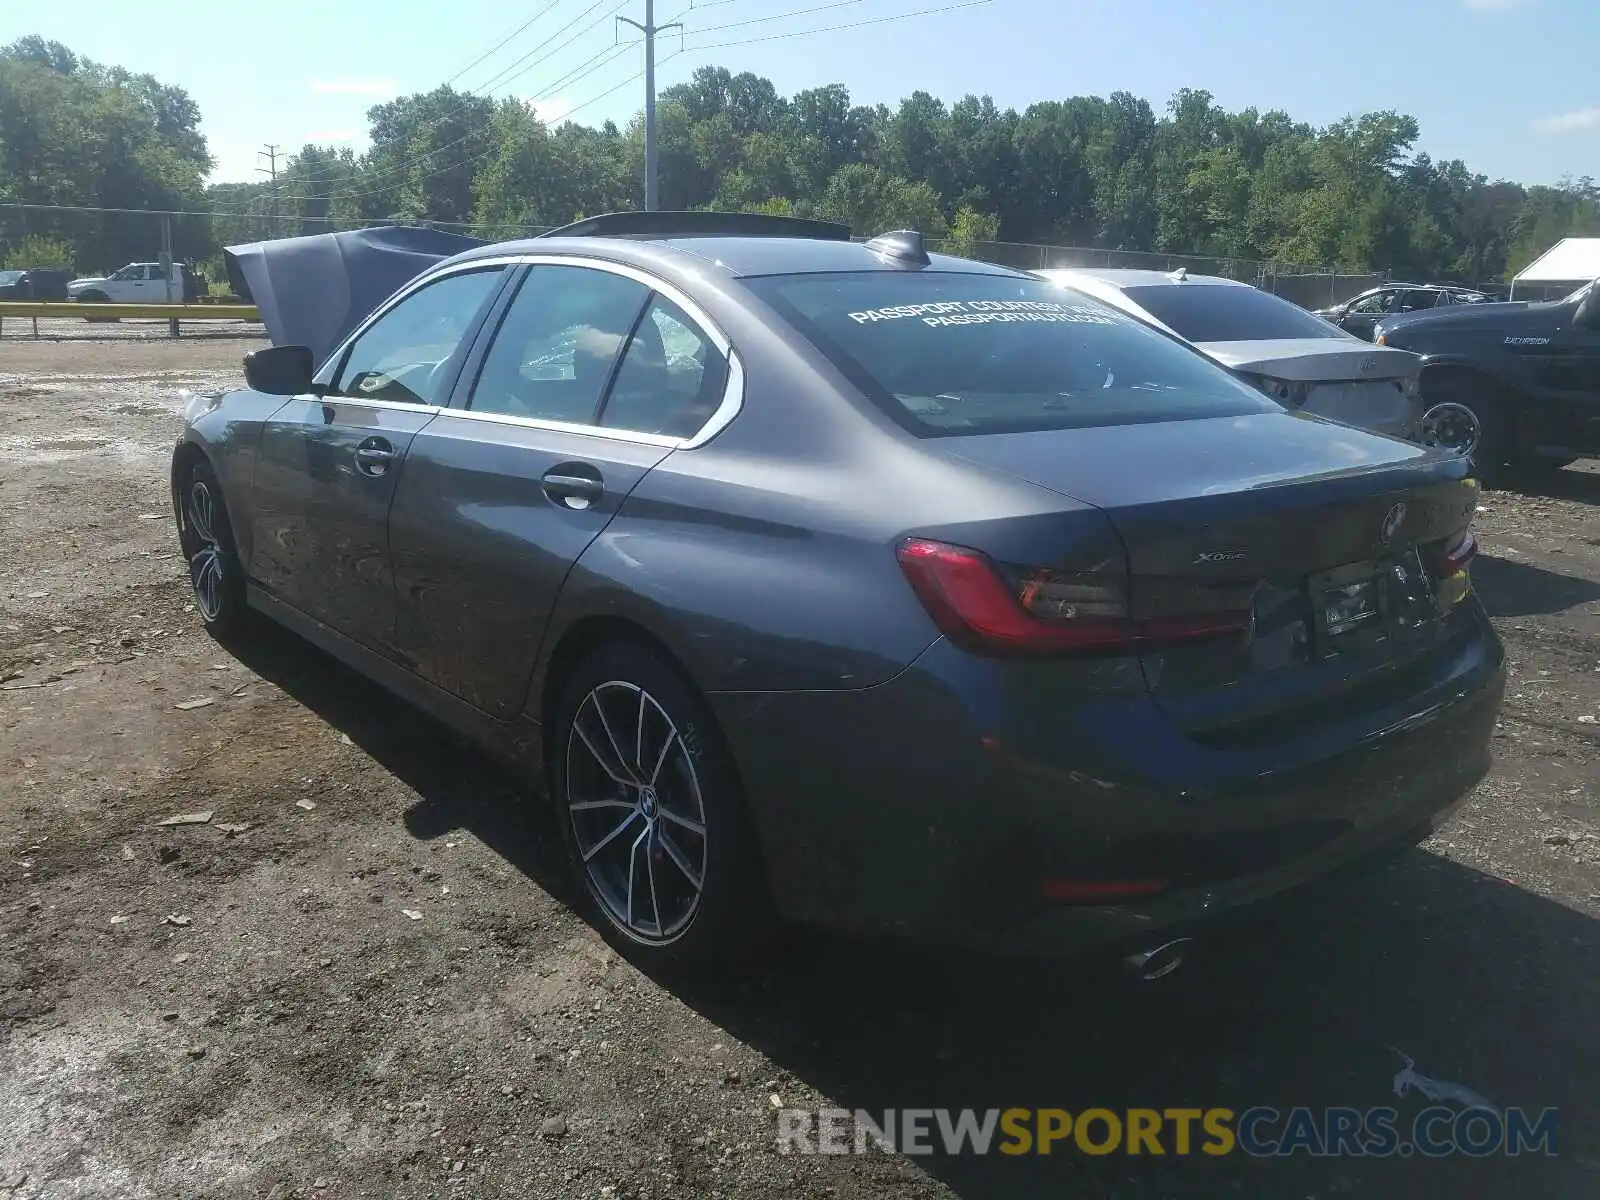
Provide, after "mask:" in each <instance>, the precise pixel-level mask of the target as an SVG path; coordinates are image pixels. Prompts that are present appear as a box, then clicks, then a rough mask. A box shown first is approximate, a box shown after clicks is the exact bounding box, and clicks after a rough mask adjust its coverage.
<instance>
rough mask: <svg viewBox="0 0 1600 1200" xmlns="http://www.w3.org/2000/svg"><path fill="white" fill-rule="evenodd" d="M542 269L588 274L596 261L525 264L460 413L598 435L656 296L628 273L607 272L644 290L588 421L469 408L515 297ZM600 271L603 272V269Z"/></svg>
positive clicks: (477, 363)
mask: <svg viewBox="0 0 1600 1200" xmlns="http://www.w3.org/2000/svg"><path fill="white" fill-rule="evenodd" d="M541 266H559V267H577V268H582V269H587V270H595V269H597V267H596V264H595V260H592V259H570V260H566V259H562V260H552V261H549V262H528V263H524V264H523V265H522V270H521V275H520V277H519V278H518V280H517V286H516V288H515V289H513V290H508V292H507V295H506V299H505V303H504V305H501V306H500V307H499V308H498V311H496V312H495V313H494V322H493V324H494V332H493V334H492V335H490V336H487V337H485V338H484V339H483V351H482V353H481V354H479V355H478V356H477V358H476V361H475V362H474V364H473V370H472V380H471V382H470V384H468V386H467V387H466V388H465V389H463V391H462V396H461V409H460V411H462V412H466V413H472V414H473V415H474V416H476V417H479V418H488V417H496V418H500V419H503V420H507V421H520V422H524V423H526V424H530V425H537V426H541V427H543V426H551V427H558V426H559V427H561V428H564V429H593V430H595V431H597V432H598V431H600V414H601V413H603V412H604V411H605V407H606V400H607V399H608V398H609V397H610V395H611V385H612V384H614V383H615V382H616V381H617V372H618V371H620V370H621V369H622V361H623V359H625V358H626V357H627V355H628V347H629V346H631V345H632V344H633V335H634V333H635V332H637V330H638V328H639V322H640V320H642V319H643V317H644V314H645V313H647V312H648V311H650V301H651V299H652V298H653V297H654V296H655V294H656V293H655V290H654V287H653V286H652V285H651V284H649V283H646V282H645V281H644V280H643V279H641V278H639V277H637V276H635V275H633V274H631V273H629V272H624V271H610V272H607V273H608V274H612V275H618V276H621V277H622V278H624V279H632V280H633V281H634V282H635V283H638V284H640V285H641V286H643V287H644V288H645V293H644V298H643V299H642V300H641V301H640V302H639V311H638V312H636V313H634V315H633V320H632V322H630V323H629V325H628V333H627V336H626V337H624V338H623V339H622V344H621V346H620V347H618V350H617V357H616V358H615V359H614V360H612V363H611V370H610V371H609V372H607V374H606V378H605V381H604V382H603V383H602V384H601V385H600V393H599V395H598V397H597V398H596V400H595V408H594V411H593V412H592V413H590V414H589V420H588V421H586V422H584V423H582V424H573V423H569V422H565V421H552V420H549V419H546V418H540V417H521V416H516V415H514V414H510V413H490V412H478V411H475V410H474V409H473V407H472V400H473V396H474V395H475V393H476V392H477V390H478V383H479V381H480V380H481V378H482V375H483V366H484V363H485V362H486V361H487V360H488V357H489V351H490V350H492V349H493V348H494V343H495V339H496V338H498V337H499V336H500V330H501V328H502V327H503V326H504V325H505V320H506V317H507V315H508V314H509V313H510V312H511V306H512V305H513V304H515V303H516V302H517V295H518V294H519V293H520V292H521V291H522V289H523V288H524V287H526V286H527V283H528V280H530V279H532V278H533V275H534V272H535V271H537V270H538V269H539V268H540V267H541ZM599 269H603V267H601V268H599ZM485 328H487V323H485ZM464 378H465V376H463V379H464Z"/></svg>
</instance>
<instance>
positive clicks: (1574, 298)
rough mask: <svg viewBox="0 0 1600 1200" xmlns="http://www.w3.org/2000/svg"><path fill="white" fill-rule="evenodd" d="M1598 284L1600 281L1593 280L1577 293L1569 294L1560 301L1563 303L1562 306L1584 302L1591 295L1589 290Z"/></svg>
mask: <svg viewBox="0 0 1600 1200" xmlns="http://www.w3.org/2000/svg"><path fill="white" fill-rule="evenodd" d="M1596 283H1600V280H1594V279H1591V280H1590V281H1589V282H1588V283H1586V284H1584V285H1583V286H1582V287H1581V288H1579V289H1578V290H1577V291H1575V292H1569V293H1568V294H1567V295H1566V296H1564V297H1562V299H1561V300H1560V301H1559V303H1561V304H1576V303H1578V302H1579V301H1580V300H1582V299H1583V298H1584V297H1585V296H1587V295H1588V294H1589V289H1590V288H1592V287H1594V285H1595V284H1596Z"/></svg>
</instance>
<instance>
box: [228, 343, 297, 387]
mask: <svg viewBox="0 0 1600 1200" xmlns="http://www.w3.org/2000/svg"><path fill="white" fill-rule="evenodd" d="M311 366H312V364H311V350H310V349H309V348H308V347H306V346H268V347H266V348H265V349H263V350H252V351H251V352H250V353H249V354H246V355H245V356H244V381H245V383H246V384H247V385H248V386H249V388H250V390H251V391H254V392H261V393H263V394H265V395H268V396H303V395H305V394H306V393H307V392H309V391H311V375H312V371H311Z"/></svg>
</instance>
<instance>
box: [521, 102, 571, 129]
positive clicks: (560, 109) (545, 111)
mask: <svg viewBox="0 0 1600 1200" xmlns="http://www.w3.org/2000/svg"><path fill="white" fill-rule="evenodd" d="M528 104H529V106H530V107H532V109H533V115H534V116H536V117H538V118H539V120H541V121H543V122H544V123H545V124H546V125H554V124H556V123H557V122H558V121H560V120H561V118H563V117H565V116H566V115H567V114H568V113H569V112H571V111H572V101H571V100H568V99H567V98H566V97H565V96H551V97H550V98H549V99H548V100H530V101H528Z"/></svg>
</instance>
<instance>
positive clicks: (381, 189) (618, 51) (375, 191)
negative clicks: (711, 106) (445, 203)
mask: <svg viewBox="0 0 1600 1200" xmlns="http://www.w3.org/2000/svg"><path fill="white" fill-rule="evenodd" d="M630 49H632V47H631V46H627V45H623V46H617V47H613V48H612V50H613V51H614V52H607V51H602V54H606V53H609V57H607V58H605V59H604V61H602V62H599V63H596V64H595V66H594V67H592V68H590V69H589V70H587V71H584V72H582V73H581V74H576V75H575V76H574V78H572V79H571V80H570V81H568V82H571V83H576V82H578V80H580V79H584V78H587V77H588V76H589V75H592V74H594V72H595V71H598V70H600V69H601V68H602V67H606V66H609V65H610V64H611V63H612V62H613V61H615V60H616V59H617V58H619V57H621V55H622V54H623V53H625V52H626V51H628V50H630ZM595 57H599V55H597V56H595ZM668 57H671V56H670V55H669V56H668ZM590 61H591V62H592V61H594V60H593V59H591V60H590ZM568 74H569V75H572V74H574V73H573V72H568ZM643 75H644V72H643V71H640V72H639V74H637V75H634V76H632V77H631V78H629V79H626V80H624V81H623V83H624V84H626V83H632V82H633V81H634V80H636V79H639V78H641V77H642V76H643ZM622 86H623V84H618V85H617V87H616V88H612V89H611V91H608V92H606V93H604V95H606V96H609V95H610V94H611V92H614V91H616V90H618V89H619V88H621V87H622ZM554 91H555V88H553V87H552V88H549V89H547V90H546V91H544V92H542V93H540V94H539V95H538V96H535V97H534V102H535V103H537V102H538V101H539V100H543V99H548V98H549V97H550V96H551V95H552V94H554ZM601 98H603V97H597V98H596V99H601ZM593 103H595V100H588V101H585V102H584V103H583V104H581V105H579V106H578V108H587V107H588V106H589V105H590V104H593ZM576 111H578V109H576V108H574V109H569V110H568V111H567V113H566V114H565V116H570V115H571V114H572V113H574V112H576ZM565 116H564V117H563V120H564V119H565ZM474 136H476V135H474V134H468V135H466V136H465V137H461V138H457V139H456V140H455V141H454V142H449V143H446V144H445V145H444V146H439V147H437V148H436V149H434V150H430V151H429V152H428V153H427V154H424V155H421V156H419V157H418V158H417V159H416V160H415V161H414V162H412V163H411V164H410V165H412V166H415V165H417V164H418V163H420V162H421V161H422V160H423V159H425V158H428V157H430V156H431V155H433V154H437V153H438V152H439V151H441V150H446V149H448V148H449V147H450V146H458V145H460V144H461V143H462V142H466V141H470V140H472V138H473V137H474ZM499 152H500V147H499V146H498V145H492V146H490V147H488V149H486V150H482V151H479V152H478V153H476V154H471V155H468V156H467V157H466V158H464V159H461V160H460V161H458V162H453V163H450V164H448V165H446V166H442V167H436V168H434V169H433V170H431V171H429V172H427V173H426V174H425V175H423V176H422V178H421V180H418V181H417V182H421V181H422V180H427V179H432V178H433V177H434V176H436V175H443V174H445V172H447V171H454V170H457V169H459V168H461V167H465V166H469V165H471V164H472V163H476V162H481V161H483V160H484V159H486V158H488V157H489V156H490V155H492V154H498V153H499ZM402 166H403V165H402ZM398 169H401V168H397V170H398ZM386 173H387V172H383V171H380V172H377V173H376V174H377V176H378V178H380V179H382V178H383V177H384V175H385V174H386ZM400 182H401V181H399V180H393V181H390V182H386V183H380V184H379V185H378V186H377V187H374V188H366V189H363V190H362V191H359V192H345V193H342V194H340V196H339V199H341V200H360V199H363V198H365V197H367V196H380V195H383V194H384V193H386V192H391V191H393V190H394V189H395V188H396V187H399V186H400ZM298 198H299V199H304V198H306V197H298ZM318 198H320V197H318Z"/></svg>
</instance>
